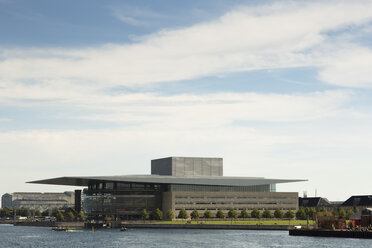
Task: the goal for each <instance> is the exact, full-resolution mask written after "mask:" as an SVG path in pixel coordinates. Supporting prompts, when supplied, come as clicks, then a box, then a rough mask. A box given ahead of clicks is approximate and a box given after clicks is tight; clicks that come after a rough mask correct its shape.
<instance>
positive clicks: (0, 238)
mask: <svg viewBox="0 0 372 248" xmlns="http://www.w3.org/2000/svg"><path fill="white" fill-rule="evenodd" d="M0 247H1V248H3V247H4V248H13V247H27V248H31V247H38V248H42V247H52V248H59V247H63V248H70V247H77V248H80V247H91V248H96V247H144V248H151V247H172V248H173V247H205V248H209V247H210V248H215V247H221V248H222V247H223V248H227V247H250V248H256V247H265V248H266V247H309V248H310V247H311V248H312V247H317V248H319V247H327V248H340V247H358V248H363V247H372V241H371V240H361V239H345V238H321V237H297V236H289V235H288V231H253V230H190V229H187V230H182V229H177V230H176V229H129V230H128V231H125V232H121V231H120V230H118V229H105V230H102V229H101V230H95V231H94V232H92V231H90V230H77V231H73V232H56V231H52V230H51V228H46V227H24V226H13V225H0Z"/></svg>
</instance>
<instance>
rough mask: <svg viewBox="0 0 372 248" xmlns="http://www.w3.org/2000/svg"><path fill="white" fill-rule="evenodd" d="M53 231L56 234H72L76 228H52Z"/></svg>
mask: <svg viewBox="0 0 372 248" xmlns="http://www.w3.org/2000/svg"><path fill="white" fill-rule="evenodd" d="M52 230H53V231H57V232H74V231H76V228H71V227H53V228H52Z"/></svg>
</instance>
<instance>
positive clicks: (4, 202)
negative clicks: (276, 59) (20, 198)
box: [1, 194, 12, 208]
mask: <svg viewBox="0 0 372 248" xmlns="http://www.w3.org/2000/svg"><path fill="white" fill-rule="evenodd" d="M1 208H12V195H11V194H4V195H3V196H1Z"/></svg>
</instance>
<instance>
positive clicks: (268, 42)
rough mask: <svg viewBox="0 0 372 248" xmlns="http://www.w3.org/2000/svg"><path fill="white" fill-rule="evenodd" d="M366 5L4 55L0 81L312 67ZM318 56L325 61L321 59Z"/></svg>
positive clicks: (264, 15)
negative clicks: (335, 33)
mask: <svg viewBox="0 0 372 248" xmlns="http://www.w3.org/2000/svg"><path fill="white" fill-rule="evenodd" d="M371 10H372V2H371V1H353V2H350V1H344V2H341V3H338V2H333V1H331V2H328V3H318V2H315V3H293V2H292V3H288V2H285V3H280V4H274V5H272V6H260V7H252V8H240V9H236V10H234V11H231V12H229V13H226V14H225V15H224V16H222V17H221V18H219V19H218V20H216V21H212V22H207V23H202V24H197V25H194V26H192V27H189V28H183V29H176V30H163V31H161V32H159V33H155V34H153V35H151V36H148V37H144V38H143V39H142V40H141V41H139V42H137V43H134V44H125V45H106V46H102V47H92V48H86V49H81V50H75V49H46V50H44V51H42V50H36V51H35V50H33V49H30V50H27V49H26V50H21V51H19V50H17V51H9V50H7V51H4V52H3V55H2V60H1V62H0V75H1V78H2V79H3V80H22V79H33V80H35V81H37V80H51V81H48V83H53V81H54V80H57V81H58V80H61V79H64V80H74V81H75V82H80V83H81V82H84V84H98V85H103V86H109V85H133V84H146V83H153V82H165V81H174V80H185V79H192V78H197V77H202V76H206V75H215V74H221V73H229V72H234V71H244V70H257V69H264V68H282V67H296V66H314V65H315V63H316V62H318V61H317V60H316V59H315V58H314V57H313V55H314V54H313V53H312V52H311V51H310V50H311V49H316V47H317V46H320V45H321V44H322V43H323V42H324V41H325V40H326V38H327V36H326V35H325V34H324V33H325V32H327V31H330V30H335V29H340V28H342V27H345V26H347V25H359V24H365V23H367V22H368V21H369V20H371V18H372V11H371ZM322 56H326V54H322Z"/></svg>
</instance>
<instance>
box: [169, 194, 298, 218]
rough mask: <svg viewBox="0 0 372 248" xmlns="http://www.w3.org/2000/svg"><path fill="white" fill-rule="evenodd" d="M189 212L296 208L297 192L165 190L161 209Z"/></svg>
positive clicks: (176, 213) (176, 212)
mask: <svg viewBox="0 0 372 248" xmlns="http://www.w3.org/2000/svg"><path fill="white" fill-rule="evenodd" d="M183 208H184V209H185V210H186V211H187V212H189V213H190V212H191V211H192V210H194V209H196V210H198V211H199V213H203V212H204V211H206V210H210V211H211V212H212V214H215V213H216V212H217V210H219V209H220V210H222V211H223V212H225V213H227V212H228V211H229V210H230V209H235V210H237V211H241V210H243V209H246V210H247V211H248V212H250V211H252V210H253V209H254V208H257V209H258V210H260V211H263V210H265V209H268V210H271V211H272V212H274V211H275V209H277V208H279V209H281V210H289V209H291V210H293V211H296V210H297V209H298V193H296V192H295V193H292V192H285V193H279V192H192V191H189V192H165V193H164V194H163V211H164V212H166V211H168V210H169V209H171V210H172V211H173V212H174V213H175V215H176V216H177V215H178V212H179V211H180V210H181V209H183Z"/></svg>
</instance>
